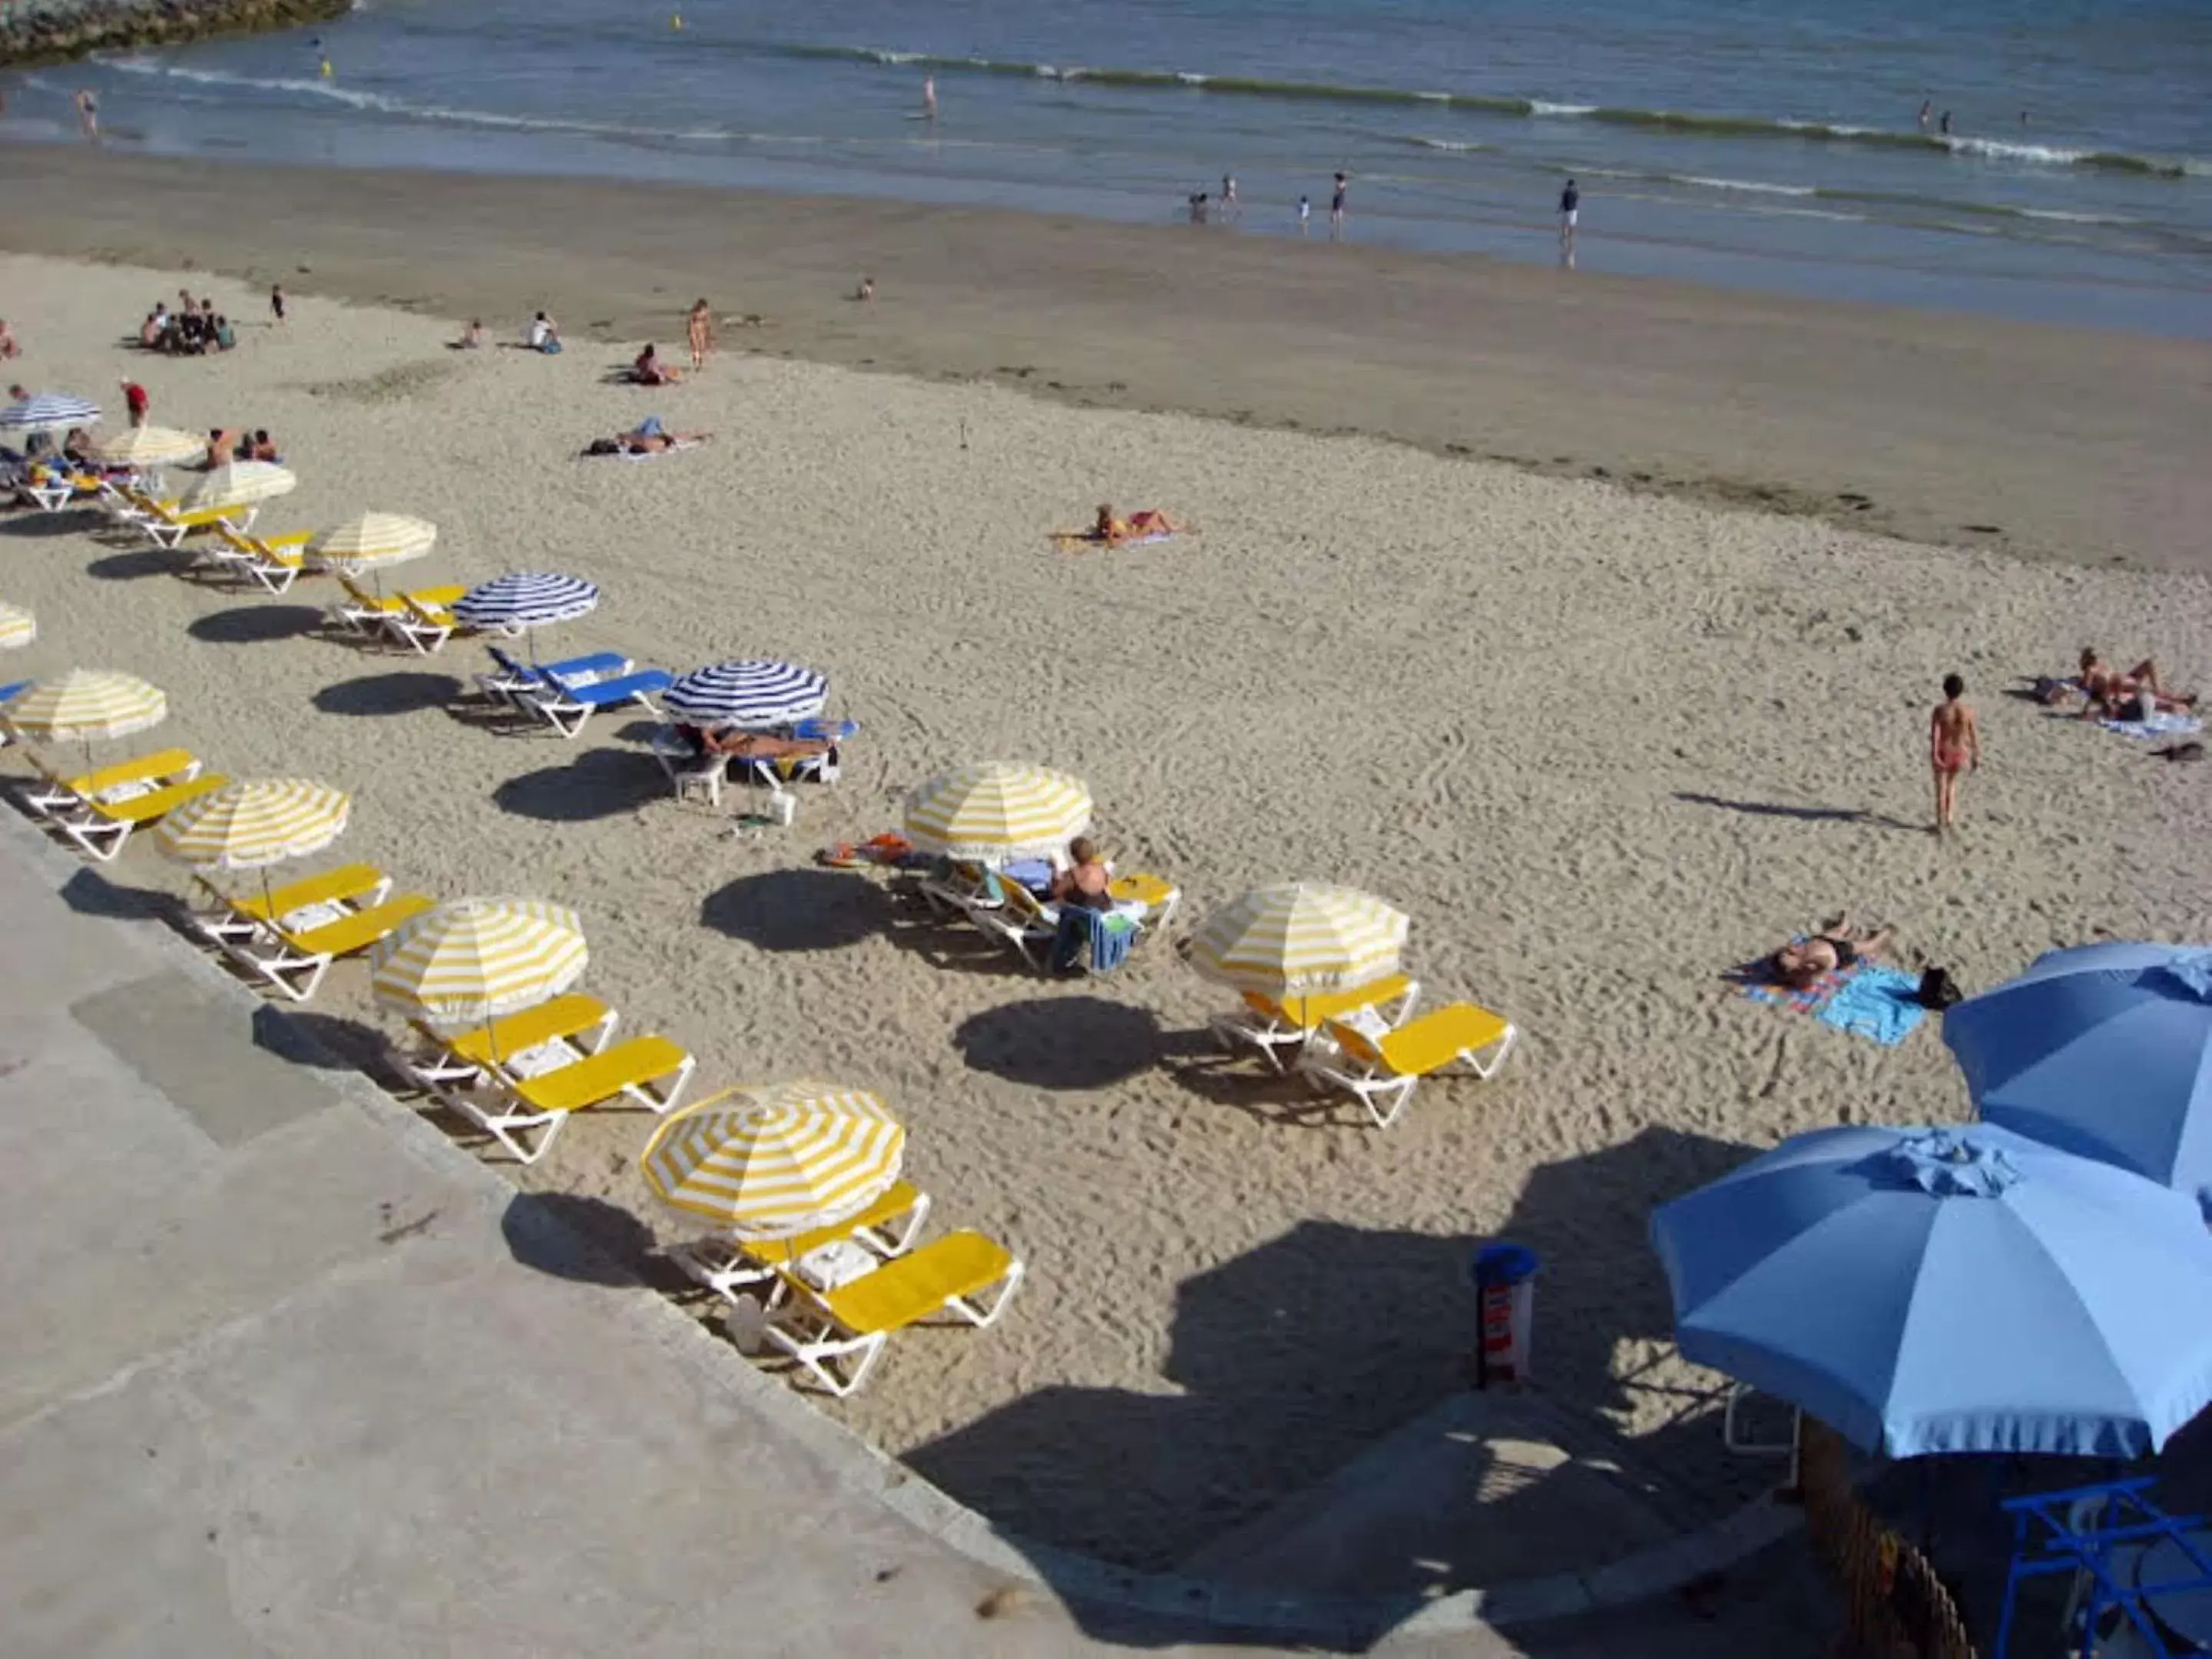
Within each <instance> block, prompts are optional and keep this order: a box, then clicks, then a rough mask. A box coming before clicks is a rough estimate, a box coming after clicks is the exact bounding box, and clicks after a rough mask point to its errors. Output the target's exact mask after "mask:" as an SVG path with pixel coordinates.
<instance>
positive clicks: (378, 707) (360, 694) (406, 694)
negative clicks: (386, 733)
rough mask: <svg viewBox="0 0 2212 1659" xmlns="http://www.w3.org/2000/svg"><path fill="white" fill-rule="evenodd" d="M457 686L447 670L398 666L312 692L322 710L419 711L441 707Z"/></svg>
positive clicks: (358, 712)
mask: <svg viewBox="0 0 2212 1659" xmlns="http://www.w3.org/2000/svg"><path fill="white" fill-rule="evenodd" d="M460 690H461V683H460V682H459V680H457V679H455V678H453V676H452V675H451V674H428V673H422V672H416V671H406V670H401V671H397V672H393V673H390V674H365V675H363V676H362V678H359V679H356V680H339V681H338V682H337V683H336V684H331V685H326V686H325V687H323V688H322V689H321V690H319V691H318V692H316V693H315V695H314V697H313V702H314V705H315V707H316V708H319V709H320V710H321V711H322V712H323V713H324V714H349V715H356V716H372V715H379V714H421V713H422V712H423V711H424V710H425V709H430V708H444V707H445V706H446V705H447V703H448V702H451V701H452V700H453V698H454V697H455V696H459V693H460Z"/></svg>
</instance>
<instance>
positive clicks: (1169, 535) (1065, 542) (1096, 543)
mask: <svg viewBox="0 0 2212 1659" xmlns="http://www.w3.org/2000/svg"><path fill="white" fill-rule="evenodd" d="M1174 539H1175V532H1173V531H1172V530H1156V531H1154V532H1152V534H1151V535H1149V536H1124V537H1122V538H1121V541H1120V542H1119V543H1118V544H1111V543H1109V542H1108V541H1107V539H1106V538H1104V537H1103V536H1101V535H1097V534H1096V533H1094V532H1091V531H1088V530H1055V531H1054V532H1052V535H1051V536H1050V537H1049V538H1048V540H1050V541H1051V543H1052V544H1053V545H1054V547H1056V548H1058V549H1059V550H1060V551H1061V552H1063V553H1079V552H1081V551H1083V550H1085V548H1091V547H1106V546H1110V545H1119V546H1122V547H1150V546H1151V545H1152V544H1153V543H1154V542H1169V541H1173V540H1174Z"/></svg>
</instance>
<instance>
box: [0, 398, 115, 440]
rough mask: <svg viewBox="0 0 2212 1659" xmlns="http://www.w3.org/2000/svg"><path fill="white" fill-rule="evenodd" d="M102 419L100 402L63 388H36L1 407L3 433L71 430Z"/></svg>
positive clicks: (14, 434) (26, 433)
mask: <svg viewBox="0 0 2212 1659" xmlns="http://www.w3.org/2000/svg"><path fill="white" fill-rule="evenodd" d="M99 419H100V405H99V404H92V403H87V402H86V401H85V400H84V399H83V398H72V397H70V395H69V394H68V393H66V392H34V393H33V394H32V395H31V396H30V397H28V398H24V399H23V400H22V402H21V403H16V404H9V405H8V406H7V408H5V409H0V435H9V436H15V437H28V436H29V435H31V434H32V433H34V432H67V431H69V430H70V429H71V428H76V427H80V426H90V425H92V424H93V423H94V422H96V421H98V420H99Z"/></svg>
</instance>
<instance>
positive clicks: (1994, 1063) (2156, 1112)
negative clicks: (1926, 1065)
mask: <svg viewBox="0 0 2212 1659" xmlns="http://www.w3.org/2000/svg"><path fill="white" fill-rule="evenodd" d="M1943 1041H1944V1042H1946V1043H1948V1045H1949V1046H1950V1049H1951V1052H1952V1054H1954V1055H1955V1056H1956V1057H1957V1059H1958V1061H1959V1069H1960V1071H1962V1072H1964V1073H1966V1090H1967V1092H1968V1093H1969V1094H1971V1095H1972V1096H1973V1097H1974V1104H1975V1105H1976V1106H1977V1107H1978V1108H1979V1109H1980V1110H1981V1115H1982V1117H1983V1119H1984V1121H1988V1122H1990V1123H2000V1124H2002V1125H2003V1126H2004V1127H2006V1128H2008V1129H2011V1130H2014V1131H2015V1132H2017V1133H2021V1134H2024V1135H2027V1137H2029V1138H2030V1139H2034V1140H2040V1141H2042V1142H2044V1143H2045V1144H2046V1145H2048V1146H2056V1147H2057V1148H2059V1149H2060V1150H2061V1151H2063V1152H2078V1153H2080V1154H2081V1156H2082V1157H2084V1158H2100V1159H2101V1160H2103V1161H2104V1162H2105V1163H2107V1164H2118V1165H2119V1166H2120V1168H2122V1169H2124V1170H2134V1171H2135V1172H2136V1174H2137V1175H2141V1176H2149V1177H2150V1179H2152V1180H2153V1181H2155V1182H2159V1183H2160V1185H2162V1186H2166V1187H2171V1188H2174V1190H2175V1191H2177V1192H2182V1193H2186V1194H2190V1195H2191V1197H2193V1198H2196V1199H2197V1200H2199V1202H2200V1204H2203V1203H2204V1202H2206V1201H2207V1200H2212V1191H2208V1189H2212V950H2204V949H2201V948H2193V947H2182V946H2177V945H2128V944H2112V945H2083V946H2081V948H2079V949H2077V950H2072V951H2051V952H2050V953H2049V954H2047V955H2045V956H2042V957H2038V958H2037V959H2036V962H2035V965H2034V966H2033V967H2032V968H2030V969H2028V970H2027V972H2026V973H2024V974H2022V975H2021V976H2020V977H2019V978H2018V979H2015V980H2012V981H2008V983H2006V984H2003V985H2000V986H1998V987H1996V989H1995V990H1993V991H1987V992H1984V994H1982V995H1980V996H1978V997H1974V998H1972V999H1970V1000H1967V1001H1965V1002H1962V1003H1960V1004H1959V1005H1958V1006H1956V1007H1954V1008H1953V1009H1952V1010H1951V1011H1950V1012H1948V1013H1947V1014H1945V1015H1944V1016H1943Z"/></svg>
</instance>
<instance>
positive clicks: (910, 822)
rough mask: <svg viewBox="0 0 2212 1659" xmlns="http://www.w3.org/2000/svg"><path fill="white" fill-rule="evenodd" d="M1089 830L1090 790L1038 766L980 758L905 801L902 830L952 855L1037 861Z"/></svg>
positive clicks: (929, 847)
mask: <svg viewBox="0 0 2212 1659" xmlns="http://www.w3.org/2000/svg"><path fill="white" fill-rule="evenodd" d="M1090 827H1091V792H1090V791H1089V790H1088V789H1086V788H1085V787H1083V784H1082V781H1081V780H1079V779H1077V778H1071V777H1069V776H1067V775H1066V774H1065V773H1061V772H1048V771H1047V770H1046V769H1044V768H1043V767H1042V766H1017V765H1013V764H1012V763H1008V762H1006V761H985V762H983V763H981V764H979V765H975V766H963V767H961V768H960V769H958V770H957V771H952V772H947V773H945V774H944V775H941V776H939V777H934V778H932V779H931V780H930V781H928V782H927V783H925V784H923V785H922V786H921V787H920V788H918V789H916V790H915V792H914V793H912V794H910V795H908V797H907V798H906V833H907V836H908V839H909V840H911V841H912V842H914V844H915V846H916V847H918V848H921V850H922V851H924V852H926V853H941V854H945V855H946V856H947V857H950V858H957V859H983V860H1000V859H1018V858H1042V857H1046V856H1048V855H1049V854H1054V853H1056V852H1058V851H1060V848H1063V847H1065V846H1066V844H1067V843H1068V842H1071V841H1073V839H1074V838H1075V837H1076V836H1079V835H1081V834H1082V833H1083V832H1084V831H1085V829H1089V828H1090Z"/></svg>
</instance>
